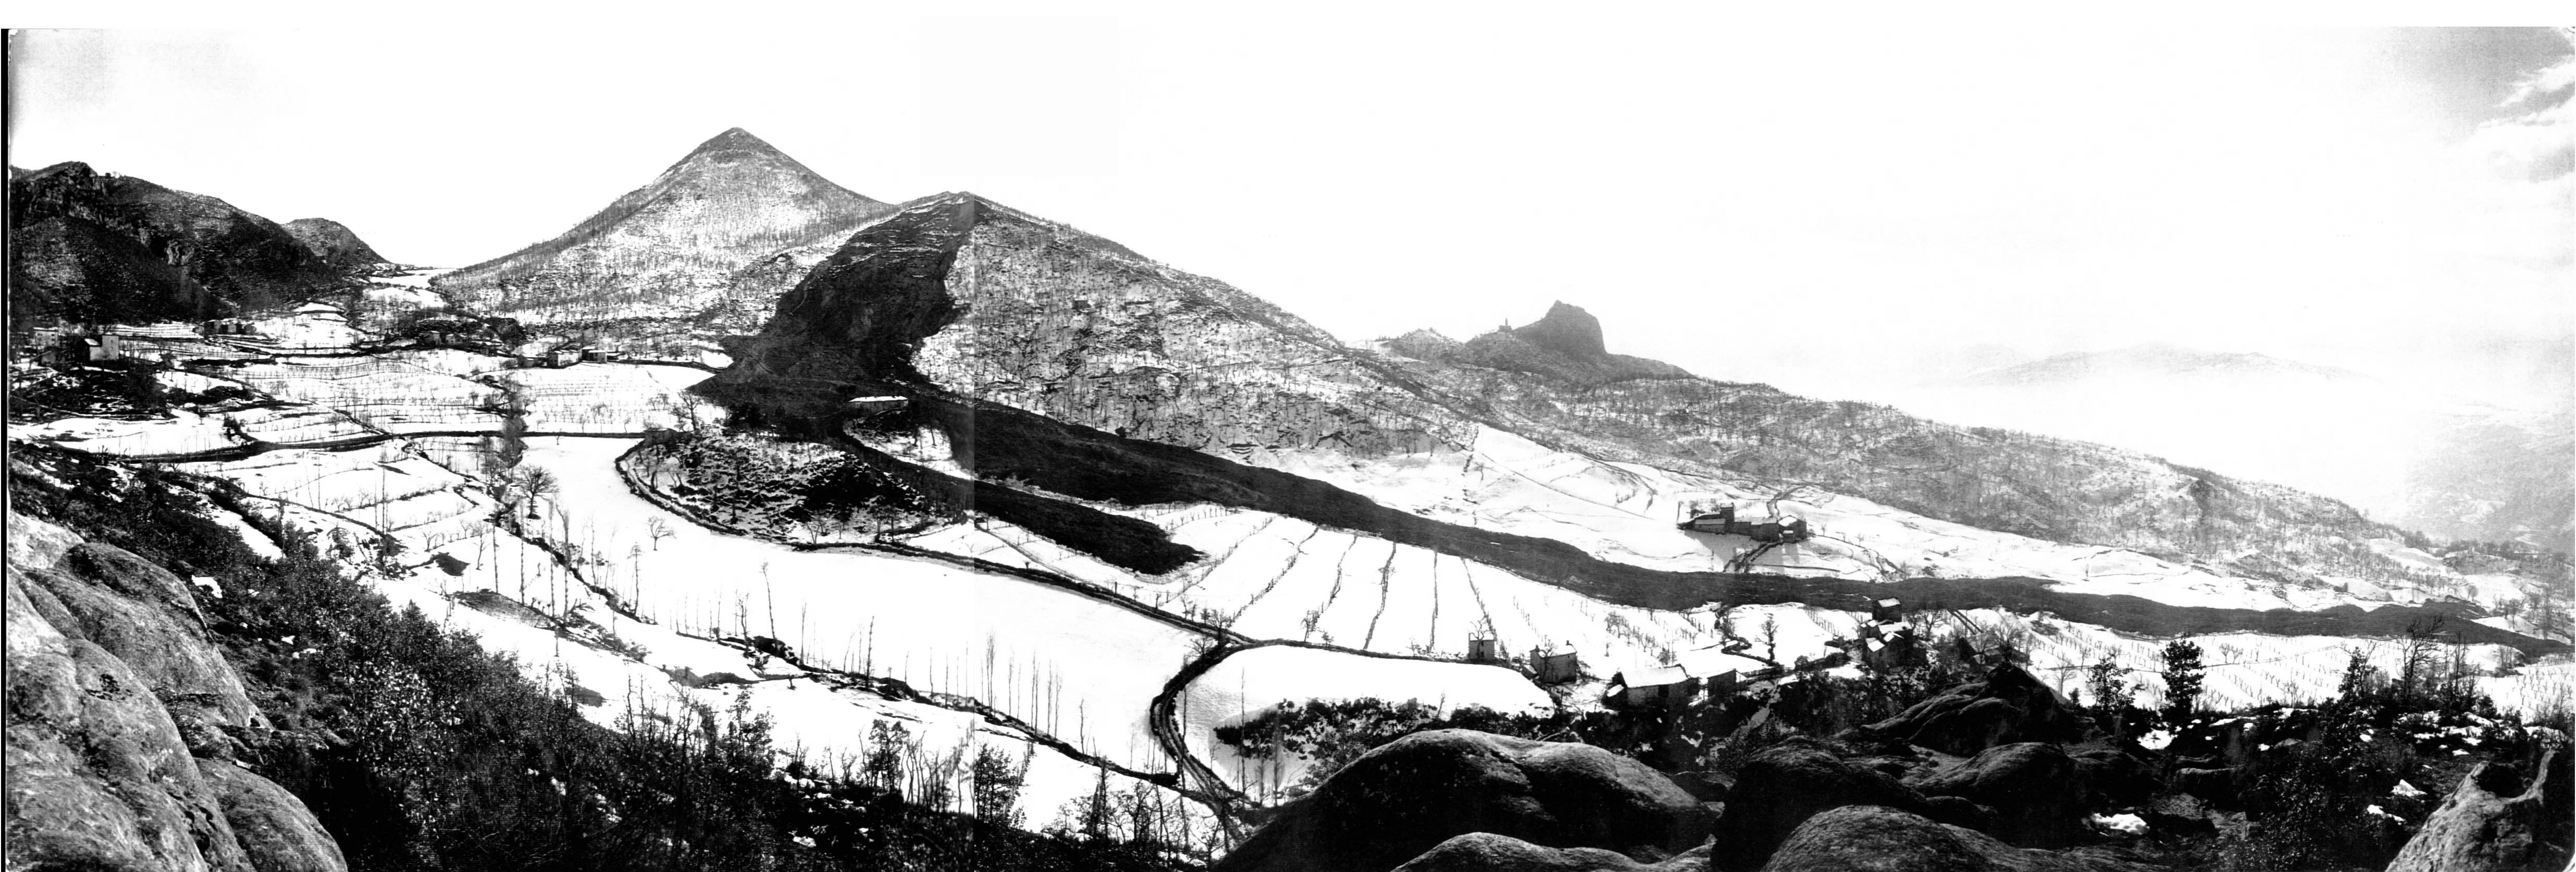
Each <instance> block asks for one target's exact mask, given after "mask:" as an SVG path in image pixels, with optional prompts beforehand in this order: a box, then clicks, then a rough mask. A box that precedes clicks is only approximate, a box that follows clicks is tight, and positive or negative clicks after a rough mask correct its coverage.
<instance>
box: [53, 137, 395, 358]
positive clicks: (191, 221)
mask: <svg viewBox="0 0 2576 872" xmlns="http://www.w3.org/2000/svg"><path fill="white" fill-rule="evenodd" d="M9 251H10V255H9V279H10V281H9V317H10V321H11V323H13V324H16V323H22V322H26V321H30V320H35V319H53V318H59V319H63V320H67V321H73V322H89V321H102V322H145V321H162V320H183V321H184V320H196V319H202V318H215V317H224V316H230V315H235V314H240V313H244V312H252V311H258V310H263V309H273V308H276V307H279V306H284V305H289V304H293V303H297V302H302V301H304V300H308V299H311V298H313V297H315V296H319V295H322V294H326V293H331V292H335V291H339V290H343V289H346V288H347V287H348V286H349V284H350V283H349V282H348V280H347V278H346V276H345V274H344V273H343V272H342V271H340V270H338V269H335V268H333V266H332V265H331V264H330V263H329V262H327V261H325V260H324V259H323V258H322V257H320V256H318V255H316V254H314V253H313V251H312V249H310V248H308V247H307V246H306V245H305V244H304V243H303V242H301V241H299V240H298V239H297V238H296V236H295V235H294V234H292V233H290V232H288V231H287V229H286V228H283V227H280V226H278V225H277V223H276V222H273V221H270V220H268V219H266V218H262V217H260V216H257V215H253V214H251V213H249V212H245V211H242V210H241V209H238V208H235V207H234V206H233V205H232V204H230V203H226V202H224V201H222V200H218V199H215V198H213V197H208V196H204V195H201V194H191V193H188V192H186V191H174V190H171V189H169V188H164V187H161V186H160V185H155V184H153V183H151V182H147V181H144V180H142V179H137V178H132V177H128V176H118V175H115V174H112V173H101V172H97V171H95V170H92V169H91V168H90V167H89V165H88V164H84V163H79V162H77V161H74V162H66V163H60V164H55V165H53V166H50V167H46V168H44V169H41V170H35V171H33V172H28V171H24V170H16V169H14V168H13V170H12V172H11V175H10V179H9Z"/></svg>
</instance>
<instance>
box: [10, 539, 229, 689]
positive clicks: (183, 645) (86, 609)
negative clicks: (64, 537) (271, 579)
mask: <svg viewBox="0 0 2576 872" xmlns="http://www.w3.org/2000/svg"><path fill="white" fill-rule="evenodd" d="M25 578H26V580H27V581H30V582H33V584H32V586H31V587H32V589H31V590H30V591H29V592H28V593H29V598H30V602H29V605H30V607H31V608H35V609H36V610H37V611H38V612H39V613H41V614H43V615H44V616H45V618H46V620H47V622H48V623H52V624H54V626H55V629H57V630H59V631H61V632H63V633H64V634H65V635H67V636H77V637H79V638H81V639H84V640H87V641H89V642H92V643H95V644H97V645H98V646H99V647H100V648H103V649H106V650H107V652H108V653H110V654H114V655H116V658H117V659H118V660H121V661H124V663H125V665H126V666H127V667H128V668H130V669H132V670H134V672H135V674H136V675H138V676H140V677H141V678H142V679H143V680H144V682H145V683H146V684H148V685H149V686H150V687H151V689H152V691H153V692H154V693H155V694H156V695H158V696H160V697H161V699H162V700H163V701H164V702H165V703H167V704H168V705H169V707H170V709H171V712H172V714H173V715H175V716H179V717H181V718H182V719H183V720H188V721H192V722H205V723H210V724H215V725H222V726H235V727H240V726H249V725H251V724H253V723H255V722H257V721H258V720H259V709H258V707H256V706H254V705H252V704H251V701H250V696H249V694H248V693H246V692H245V691H244V690H243V688H242V683H241V676H240V675H238V674H236V673H234V672H233V668H232V664H231V663H229V662H226V661H225V660H224V656H223V652H222V650H221V649H219V648H217V647H216V646H215V643H214V642H213V640H212V639H210V638H209V637H208V636H207V633H206V618H205V615H204V613H202V612H200V611H198V609H197V602H196V596H195V594H193V593H192V592H191V591H190V589H189V587H188V585H187V583H186V582H184V581H181V580H180V579H179V578H178V577H177V576H174V575H171V574H170V573H169V571H167V570H164V569H162V568H161V567H158V566H154V565H152V564H151V563H149V562H147V561H145V560H144V559H143V558H141V557H137V556H135V555H134V554H133V553H132V552H129V551H126V550H124V549H122V548H117V547H114V546H110V545H101V544H98V543H96V542H88V543H83V544H81V545H78V546H76V547H74V548H72V549H71V550H70V552H69V553H67V554H66V555H65V559H63V560H62V561H61V562H59V563H58V564H57V565H55V566H54V567H52V568H37V569H30V570H27V572H26V574H25ZM37 590H41V591H42V594H38V593H37V592H36V591H37ZM64 621H67V623H64Z"/></svg>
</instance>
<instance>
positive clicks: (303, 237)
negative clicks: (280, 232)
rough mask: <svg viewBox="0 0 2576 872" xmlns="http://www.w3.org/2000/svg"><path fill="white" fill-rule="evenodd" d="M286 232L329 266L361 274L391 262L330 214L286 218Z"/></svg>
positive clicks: (388, 264)
mask: <svg viewBox="0 0 2576 872" xmlns="http://www.w3.org/2000/svg"><path fill="white" fill-rule="evenodd" d="M286 232H287V233H288V234H290V235H292V236H294V237H295V239H296V241H298V242H302V243H304V247H305V248H309V249H312V250H313V254H314V256H316V257H320V258H322V262H323V263H326V264H330V265H331V268H332V269H336V270H340V271H342V272H345V273H350V274H353V275H364V274H369V273H373V272H375V271H377V270H379V269H382V268H384V267H387V266H390V265H392V261H388V260H386V259H385V256H384V255H381V254H377V253H376V250H375V249H373V248H370V247H368V246H367V241H366V240H364V239H359V238H358V234H357V231H354V230H350V229H349V228H348V226H347V225H343V224H341V223H340V222H338V221H333V220H331V219H329V218H297V219H295V220H293V221H289V222H286Z"/></svg>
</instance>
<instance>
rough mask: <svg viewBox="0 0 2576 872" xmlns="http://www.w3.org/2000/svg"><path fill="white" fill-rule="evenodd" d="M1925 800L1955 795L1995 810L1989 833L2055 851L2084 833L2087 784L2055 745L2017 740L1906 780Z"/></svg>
mask: <svg viewBox="0 0 2576 872" xmlns="http://www.w3.org/2000/svg"><path fill="white" fill-rule="evenodd" d="M1905 784H1906V786H1908V787H1912V788H1914V789H1916V790H1918V791H1921V792H1923V794H1924V795H1926V796H1955V797H1959V798H1961V799H1966V800H1968V801H1970V802H1974V803H1977V804H1979V805H1983V806H1986V807H1988V808H1992V809H1994V810H1995V826H1994V828H1993V829H1991V830H1989V832H1992V833H1993V834H1994V835H1996V836H1998V837H2000V838H2002V839H2003V840H2004V841H2007V842H2011V843H2013V844H2016V845H2025V846H2035V847H2054V846H2058V845H2063V844H2066V843H2067V842H2069V841H2072V840H2074V838H2075V837H2076V836H2077V835H2078V834H2080V833H2081V832H2082V831H2083V826H2082V821H2081V814H2080V813H2081V811H2082V808H2083V806H2082V802H2083V799H2084V794H2083V790H2084V786H2083V784H2082V782H2080V781H2079V780H2077V778H2076V767H2075V760H2074V758H2071V757H2068V756H2067V755H2066V752H2065V751H2064V750H2062V749H2060V748H2058V747H2057V746H2056V745H2050V744H2044V743H2040V742H2017V743H2014V744H2010V745H1997V746H1995V747H1992V748H1988V749H1986V750H1984V751H1980V752H1978V753H1977V756H1975V757H1971V758H1969V759H1966V760H1962V761H1959V762H1957V763H1953V764H1950V765H1947V766H1943V767H1940V768H1938V769H1934V770H1932V771H1930V772H1926V773H1922V774H1918V775H1916V776H1915V777H1912V778H1908V779H1906V781H1905Z"/></svg>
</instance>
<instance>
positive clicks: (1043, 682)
mask: <svg viewBox="0 0 2576 872" xmlns="http://www.w3.org/2000/svg"><path fill="white" fill-rule="evenodd" d="M632 444H633V442H632V441H631V440H618V439H594V438H570V437H565V438H537V439H530V440H528V451H527V455H526V457H525V459H524V460H522V462H521V463H522V466H523V467H524V466H538V467H543V468H546V469H548V470H551V471H553V472H554V474H555V475H556V476H557V477H558V478H559V479H560V480H561V481H562V488H563V491H562V492H563V493H565V494H568V495H578V496H577V497H572V498H566V499H564V500H561V501H549V502H548V505H547V507H546V509H545V511H544V513H545V514H546V516H547V517H546V518H545V519H544V521H543V523H544V524H545V525H546V526H547V527H549V528H554V529H556V530H557V531H558V534H560V535H562V537H563V538H562V539H561V541H563V542H566V543H567V544H572V545H578V546H580V548H581V549H582V551H583V552H584V553H586V554H592V555H600V556H601V558H602V559H604V560H606V561H607V565H605V566H602V567H598V568H597V569H596V570H594V571H595V573H596V576H595V577H597V578H601V579H605V582H606V586H609V587H611V588H613V589H619V590H622V591H626V592H628V594H629V595H630V596H631V601H632V602H633V603H634V604H635V606H636V608H637V609H638V611H639V612H640V613H641V614H643V615H645V616H647V617H649V618H652V619H654V620H657V621H661V622H662V623H664V624H667V625H669V626H672V627H675V628H680V629H683V630H685V631H688V632H693V633H698V634H714V633H718V632H721V633H724V634H728V635H732V634H751V635H764V636H772V637H775V638H778V639H781V640H784V641H785V642H786V643H787V644H789V645H791V646H793V647H795V648H796V649H797V650H798V651H800V652H804V656H806V657H807V658H808V659H809V661H819V662H820V663H821V664H823V665H830V666H834V667H837V668H847V669H852V670H856V671H859V672H864V673H867V674H870V675H877V676H883V677H890V678H898V679H902V680H904V681H906V682H909V683H911V684H912V685H913V686H914V687H916V688H920V689H923V690H930V691H940V692H946V693H955V694H961V695H966V696H972V697H975V698H977V699H981V700H984V701H985V702H986V703H987V704H990V705H992V706H994V707H995V708H998V709H1000V710H1002V711H1006V712H1010V713H1011V714H1013V715H1015V716H1018V717H1020V718H1023V719H1025V720H1027V721H1028V722H1030V723H1032V724H1035V725H1037V726H1038V727H1039V728H1040V729H1044V730H1047V731H1049V732H1051V733H1054V734H1055V735H1058V736H1060V737H1062V738H1064V739H1065V740H1066V741H1069V742H1075V743H1077V744H1082V745H1088V746H1091V747H1093V748H1094V749H1095V750H1096V753H1099V754H1100V755H1102V756H1104V757H1107V758H1110V759H1113V760H1120V761H1123V762H1125V763H1127V764H1128V765H1131V766H1135V767H1137V768H1139V769H1148V770H1160V769H1165V768H1168V765H1167V762H1166V761H1163V760H1162V759H1160V752H1159V750H1158V749H1156V748H1155V747H1154V745H1153V743H1152V742H1151V741H1150V740H1149V739H1148V738H1147V737H1146V736H1147V734H1146V730H1145V718H1146V713H1147V710H1148V709H1149V708H1150V704H1151V702H1152V699H1153V697H1154V694H1155V693H1156V692H1158V691H1160V690H1161V689H1162V684H1163V681H1164V680H1165V679H1166V678H1168V677H1169V676H1170V675H1171V674H1172V673H1173V672H1174V671H1175V670H1177V669H1179V668H1180V666H1181V664H1182V663H1183V662H1185V661H1186V660H1188V659H1189V657H1190V656H1191V654H1192V643H1193V642H1194V641H1196V640H1197V639H1198V638H1199V636H1198V634H1196V633H1192V632H1188V631H1185V630H1181V629H1178V628H1176V627H1174V626H1172V625H1170V624H1167V623H1164V622H1161V621H1157V620H1154V619H1152V618H1149V617H1145V616H1143V615H1139V614H1137V613H1135V612H1132V611H1129V610H1126V609H1123V608H1119V607H1117V606H1114V605H1110V604H1107V603H1104V602H1102V601H1100V600H1097V599H1092V598H1089V597H1085V596H1082V595H1080V594H1077V593H1073V592H1069V591H1065V590H1061V589H1058V588H1052V587H1047V586H1044V585H1039V584H1033V583H1030V582H1028V581H1024V580H1021V579H1017V578H1012V577H1009V576H1001V575H993V574H988V573H981V572H974V571H970V570H966V569H963V568H960V567H957V566H954V565H951V564H946V563H939V562H934V561H929V560H914V559H907V558H900V557H894V556H889V555H883V554H876V553H870V552H860V551H799V550H796V549H793V548H790V547H787V546H784V545H780V544H777V543H772V542H765V541H760V540H756V539H746V538H742V537H737V536H730V535H725V534H721V533H717V532H714V531H711V530H707V529H705V528H702V527H698V526H696V525H694V524H692V523H690V522H689V521H688V520H687V519H685V518H681V517H679V516H676V515H671V514H669V513H666V512H664V511H662V510H661V509H660V508H659V507H657V506H654V505H653V504H651V503H649V502H646V501H644V500H643V499H642V498H640V497H637V496H635V495H634V494H632V493H630V492H628V491H627V489H626V486H625V483H624V482H623V481H622V480H620V479H619V478H618V475H617V471H616V469H615V467H614V465H613V463H614V460H615V459H616V457H617V455H618V454H619V453H621V452H623V451H625V450H626V449H627V448H628V447H629V446H631V445H632ZM655 519H659V520H660V522H661V524H662V525H663V527H662V528H661V529H667V530H669V531H670V535H669V536H667V537H665V538H662V539H661V540H660V541H658V542H657V541H655V537H654V536H653V535H652V530H654V529H655V527H654V526H653V522H654V520H655Z"/></svg>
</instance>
